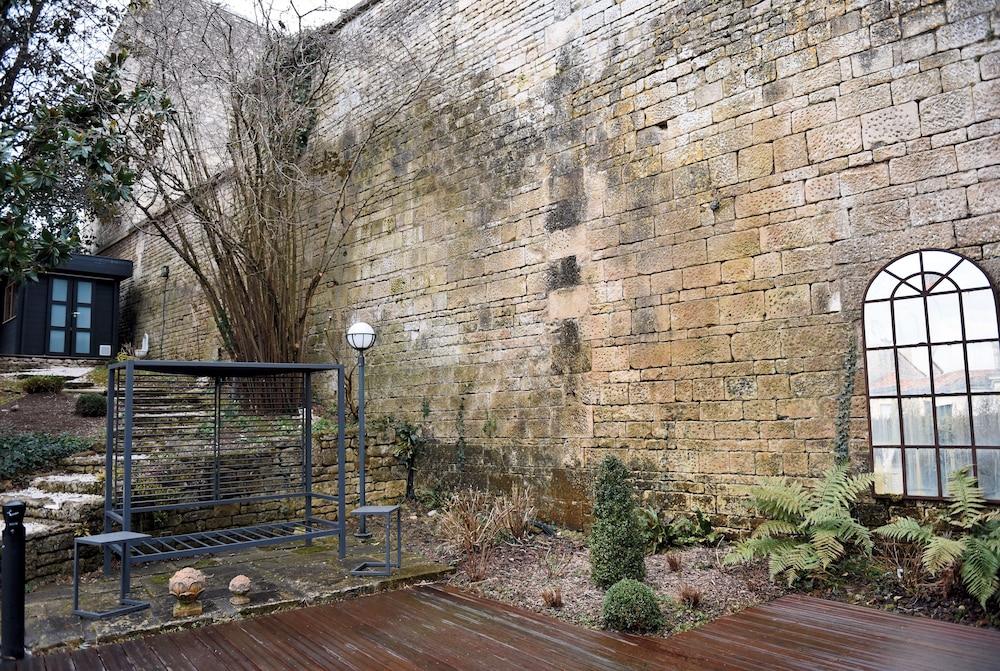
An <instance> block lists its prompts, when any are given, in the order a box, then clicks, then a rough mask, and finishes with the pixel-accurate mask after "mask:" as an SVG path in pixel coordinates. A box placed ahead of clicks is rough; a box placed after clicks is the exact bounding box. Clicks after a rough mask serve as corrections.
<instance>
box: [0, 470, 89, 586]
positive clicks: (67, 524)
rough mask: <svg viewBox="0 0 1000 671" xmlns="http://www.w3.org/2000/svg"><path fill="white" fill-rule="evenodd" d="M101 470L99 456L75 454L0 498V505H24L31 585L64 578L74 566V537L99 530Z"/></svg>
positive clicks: (28, 579)
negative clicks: (50, 470)
mask: <svg viewBox="0 0 1000 671" xmlns="http://www.w3.org/2000/svg"><path fill="white" fill-rule="evenodd" d="M103 469H104V457H103V455H100V454H77V455H73V456H71V457H69V458H67V459H65V460H63V461H62V462H60V471H59V472H55V473H51V474H47V475H41V476H38V477H36V478H34V479H32V480H31V482H30V483H29V485H28V487H26V488H24V489H20V490H16V491H9V492H3V493H2V494H0V500H2V502H4V503H6V502H8V501H23V502H24V503H25V504H26V505H27V511H26V513H25V531H26V536H27V558H26V559H27V561H26V564H25V565H26V568H27V581H28V584H29V585H32V584H35V583H38V582H42V581H46V580H50V579H52V578H55V577H58V576H60V575H67V574H68V573H69V572H70V570H71V568H72V565H71V562H72V557H73V538H74V537H76V536H79V535H81V534H87V533H93V532H95V531H98V530H99V529H101V527H102V524H103V520H102V515H103V512H104V496H103V487H104V470H103ZM2 524H3V522H2V521H0V528H2ZM89 563H90V562H88V564H89Z"/></svg>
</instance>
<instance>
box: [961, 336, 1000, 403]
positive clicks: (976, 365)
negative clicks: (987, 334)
mask: <svg viewBox="0 0 1000 671" xmlns="http://www.w3.org/2000/svg"><path fill="white" fill-rule="evenodd" d="M966 347H967V348H968V350H967V351H968V353H969V383H970V384H971V385H972V391H1000V343H998V342H996V341H995V340H994V341H993V342H974V343H969V344H968V345H966Z"/></svg>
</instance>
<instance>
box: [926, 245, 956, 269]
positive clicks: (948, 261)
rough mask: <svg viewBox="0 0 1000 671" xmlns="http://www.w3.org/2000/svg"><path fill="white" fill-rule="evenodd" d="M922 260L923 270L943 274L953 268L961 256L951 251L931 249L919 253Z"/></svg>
mask: <svg viewBox="0 0 1000 671" xmlns="http://www.w3.org/2000/svg"><path fill="white" fill-rule="evenodd" d="M920 255H921V257H922V258H923V262H924V272H925V273H926V272H930V273H939V274H944V273H947V272H948V271H949V270H951V269H952V268H954V267H955V266H956V265H957V264H958V262H959V261H961V260H962V257H960V256H958V255H957V254H953V253H951V252H942V251H939V250H936V249H932V250H929V251H926V252H921V253H920Z"/></svg>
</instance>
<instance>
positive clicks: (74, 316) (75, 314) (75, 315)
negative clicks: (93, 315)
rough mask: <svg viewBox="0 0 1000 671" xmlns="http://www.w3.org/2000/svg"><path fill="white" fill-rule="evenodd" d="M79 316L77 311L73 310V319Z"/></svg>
mask: <svg viewBox="0 0 1000 671" xmlns="http://www.w3.org/2000/svg"><path fill="white" fill-rule="evenodd" d="M79 316H80V313H79V312H76V311H74V312H73V319H76V318H77V317H79Z"/></svg>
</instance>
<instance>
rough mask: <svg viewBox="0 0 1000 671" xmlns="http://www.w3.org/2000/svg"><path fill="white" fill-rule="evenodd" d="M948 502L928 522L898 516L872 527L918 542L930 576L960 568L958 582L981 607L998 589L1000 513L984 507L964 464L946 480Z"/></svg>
mask: <svg viewBox="0 0 1000 671" xmlns="http://www.w3.org/2000/svg"><path fill="white" fill-rule="evenodd" d="M948 488H949V494H950V496H951V498H952V501H951V503H950V504H949V505H948V508H947V509H946V511H945V512H944V514H941V515H937V516H936V517H935V518H934V519H933V520H932V522H933V523H932V524H921V523H920V522H918V521H917V520H915V519H913V518H911V517H901V518H899V519H897V520H894V521H893V522H891V523H890V524H886V525H885V526H883V527H879V528H878V529H876V530H875V533H877V534H879V535H881V536H884V537H886V538H889V539H892V540H896V541H906V542H910V543H917V544H919V545H920V546H921V547H922V548H923V553H922V555H921V564H922V565H923V567H924V569H926V570H927V572H928V573H930V574H931V575H932V576H937V575H940V574H941V573H943V572H944V571H945V570H946V569H949V568H952V567H958V568H959V575H960V576H961V578H962V584H964V585H965V589H966V590H968V592H969V594H971V595H972V596H973V597H975V598H976V599H977V600H978V601H979V604H980V605H981V606H982V607H983V608H985V607H986V602H987V601H989V599H990V597H992V596H993V595H994V594H996V592H997V590H998V588H1000V584H998V578H997V571H998V569H1000V514H998V511H992V512H986V500H985V498H984V497H983V492H982V490H981V489H980V488H979V487H978V485H977V484H976V479H975V478H974V477H972V476H971V475H970V474H969V472H968V469H962V470H960V471H956V472H955V473H953V474H952V476H951V478H949V480H948Z"/></svg>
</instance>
